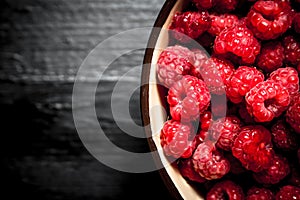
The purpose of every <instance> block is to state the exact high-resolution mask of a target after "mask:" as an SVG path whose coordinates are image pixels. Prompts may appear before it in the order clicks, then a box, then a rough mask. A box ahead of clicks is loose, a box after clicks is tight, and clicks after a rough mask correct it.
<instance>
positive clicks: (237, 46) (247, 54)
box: [214, 25, 260, 64]
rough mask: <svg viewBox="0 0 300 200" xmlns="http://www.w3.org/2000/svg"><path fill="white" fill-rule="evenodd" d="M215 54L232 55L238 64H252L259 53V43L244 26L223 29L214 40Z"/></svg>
mask: <svg viewBox="0 0 300 200" xmlns="http://www.w3.org/2000/svg"><path fill="white" fill-rule="evenodd" d="M214 52H215V53H216V54H221V55H222V54H225V55H226V54H229V55H230V54H232V55H234V56H236V57H237V58H238V59H239V62H240V64H253V63H254V61H255V59H256V56H257V55H258V54H259V52H260V43H259V42H258V40H257V39H256V38H255V37H254V36H253V34H252V32H251V31H250V30H249V29H248V28H247V27H246V26H244V25H236V26H233V27H230V28H227V29H224V30H223V31H222V32H221V33H220V34H219V35H218V36H217V37H216V39H215V44H214Z"/></svg>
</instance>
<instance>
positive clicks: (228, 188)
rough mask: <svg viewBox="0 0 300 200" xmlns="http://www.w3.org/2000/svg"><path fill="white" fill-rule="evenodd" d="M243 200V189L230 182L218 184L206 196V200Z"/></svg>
mask: <svg viewBox="0 0 300 200" xmlns="http://www.w3.org/2000/svg"><path fill="white" fill-rule="evenodd" d="M225 199H229V200H243V199H244V192H243V189H242V188H241V187H240V186H239V185H237V184H235V183H234V182H232V181H230V180H225V181H222V182H219V183H216V184H215V185H214V186H213V187H212V188H211V189H210V191H209V192H208V193H207V195H206V200H225Z"/></svg>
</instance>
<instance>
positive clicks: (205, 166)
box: [157, 0, 300, 200]
mask: <svg viewBox="0 0 300 200" xmlns="http://www.w3.org/2000/svg"><path fill="white" fill-rule="evenodd" d="M169 29H170V34H169V46H168V47H167V48H165V49H164V50H163V51H162V52H161V54H160V56H159V59H158V62H157V79H158V83H159V84H160V85H162V86H163V88H164V89H165V91H166V96H165V101H166V105H167V111H168V119H167V121H166V122H165V123H164V126H163V128H162V130H161V133H160V141H161V146H162V148H163V151H164V154H165V155H166V156H167V157H168V158H170V159H171V158H172V159H173V160H175V161H176V163H177V164H178V168H179V171H180V172H181V174H182V176H183V177H184V178H185V179H186V180H187V181H188V182H189V183H190V184H191V185H195V186H196V187H198V188H205V192H204V195H205V197H206V199H207V200H223V199H224V200H225V199H229V200H233V199H234V200H239V199H247V200H254V199H270V200H271V199H276V200H279V199H283V200H300V92H299V73H300V1H299V0H273V1H263V0H259V1H256V0H240V1H239V0H190V1H187V6H186V7H185V8H184V9H183V11H182V12H178V13H176V14H175V15H174V16H173V20H172V22H171V24H170V26H169ZM195 41H196V42H197V44H199V46H201V47H204V49H203V48H197V47H195V45H192V44H194V43H195Z"/></svg>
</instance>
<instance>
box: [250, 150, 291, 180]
mask: <svg viewBox="0 0 300 200" xmlns="http://www.w3.org/2000/svg"><path fill="white" fill-rule="evenodd" d="M289 173H290V167H289V163H288V161H287V160H286V158H283V157H279V156H276V155H275V156H274V157H273V160H272V165H271V166H270V167H269V168H268V169H265V170H264V171H261V172H258V173H254V174H253V178H254V179H255V180H256V181H257V182H259V183H263V184H276V183H279V182H280V181H281V180H282V179H284V178H285V177H286V176H287V175H288V174H289Z"/></svg>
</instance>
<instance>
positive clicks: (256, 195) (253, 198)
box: [245, 187, 275, 200]
mask: <svg viewBox="0 0 300 200" xmlns="http://www.w3.org/2000/svg"><path fill="white" fill-rule="evenodd" d="M274 199H275V196H274V194H273V192H272V191H271V190H269V189H266V188H258V187H252V188H250V189H249V190H248V192H247V197H246V199H245V200H274Z"/></svg>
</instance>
